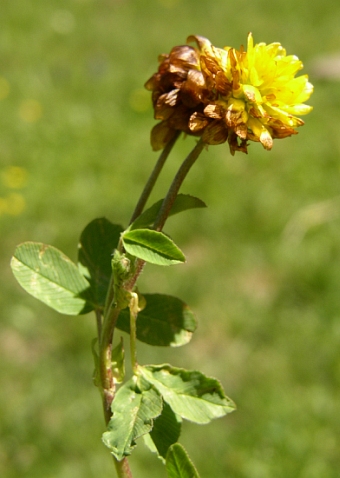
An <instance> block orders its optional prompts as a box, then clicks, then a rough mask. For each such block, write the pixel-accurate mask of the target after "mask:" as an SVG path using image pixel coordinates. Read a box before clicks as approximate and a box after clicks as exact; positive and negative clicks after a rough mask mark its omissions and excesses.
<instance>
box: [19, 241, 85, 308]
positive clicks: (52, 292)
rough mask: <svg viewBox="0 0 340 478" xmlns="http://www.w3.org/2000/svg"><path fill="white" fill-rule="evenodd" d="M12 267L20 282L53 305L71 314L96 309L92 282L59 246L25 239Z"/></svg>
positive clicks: (29, 290)
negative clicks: (93, 303)
mask: <svg viewBox="0 0 340 478" xmlns="http://www.w3.org/2000/svg"><path fill="white" fill-rule="evenodd" d="M11 267H12V271H13V274H14V276H15V278H16V279H17V281H18V282H19V284H20V285H21V286H22V287H23V288H24V289H25V290H26V291H27V292H28V293H29V294H31V295H33V297H35V298H36V299H39V300H41V301H42V302H44V303H45V304H47V305H49V306H50V307H52V309H55V310H57V311H58V312H60V313H62V314H68V315H79V314H85V313H87V312H89V311H90V310H92V309H93V305H92V302H93V300H92V297H91V294H90V285H89V283H88V282H87V280H86V279H85V278H84V276H83V275H82V274H81V273H80V272H79V270H78V268H77V266H76V265H75V264H74V263H73V262H72V261H71V259H69V258H68V257H67V256H65V255H64V254H63V253H62V252H60V251H59V250H58V249H56V248H55V247H53V246H47V245H45V244H41V243H39V242H25V243H23V244H21V245H19V246H18V247H17V248H16V250H15V253H14V256H13V258H12V261H11Z"/></svg>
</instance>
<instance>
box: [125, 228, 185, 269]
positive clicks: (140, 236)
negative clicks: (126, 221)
mask: <svg viewBox="0 0 340 478" xmlns="http://www.w3.org/2000/svg"><path fill="white" fill-rule="evenodd" d="M122 239H123V243H124V247H125V249H126V251H127V252H128V253H129V254H131V255H132V256H135V257H138V258H139V259H142V260H144V261H146V262H150V263H151V264H157V265H159V266H170V265H172V264H178V263H180V262H185V257H184V254H183V252H182V251H181V250H180V249H179V248H178V247H177V246H176V244H175V243H174V242H173V241H172V240H171V239H170V238H169V237H168V236H166V235H165V234H163V232H158V231H152V230H151V229H135V230H133V231H127V232H125V233H124V234H123V235H122Z"/></svg>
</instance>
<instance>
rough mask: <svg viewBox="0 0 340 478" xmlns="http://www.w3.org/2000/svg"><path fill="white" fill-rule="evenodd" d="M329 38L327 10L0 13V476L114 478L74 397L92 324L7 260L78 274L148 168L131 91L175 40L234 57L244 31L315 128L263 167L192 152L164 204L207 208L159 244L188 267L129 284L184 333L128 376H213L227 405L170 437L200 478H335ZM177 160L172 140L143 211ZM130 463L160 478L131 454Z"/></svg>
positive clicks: (338, 323) (186, 143)
mask: <svg viewBox="0 0 340 478" xmlns="http://www.w3.org/2000/svg"><path fill="white" fill-rule="evenodd" d="M339 22H340V3H339V1H338V0H326V1H324V2H317V1H309V2H270V1H265V0H252V1H245V0H237V1H236V0H229V1H226V0H215V1H213V2H212V1H210V0H200V1H197V0H135V1H132V0H49V1H46V0H34V1H33V0H27V1H25V0H2V1H1V12H0V58H1V62H0V110H1V114H0V231H1V233H0V234H1V253H0V254H1V255H0V265H1V278H0V281H1V291H0V305H1V324H0V373H1V388H0V435H1V442H0V475H1V476H2V477H4V478H17V477H27V478H40V477H44V478H68V477H70V478H92V477H93V478H94V477H98V476H101V477H104V476H107V477H109V476H114V470H113V466H112V463H111V459H110V456H109V453H108V451H107V449H106V448H105V447H104V445H103V444H102V443H101V433H102V432H103V418H102V410H101V403H100V398H99V395H98V392H97V390H96V389H95V387H94V386H93V385H92V369H93V364H92V356H91V351H90V344H91V339H92V338H93V337H94V335H95V324H94V318H93V317H92V316H90V315H89V316H84V317H66V316H61V315H58V314H57V313H54V312H53V311H51V310H49V309H48V308H47V307H46V306H44V305H43V304H40V303H38V302H37V301H35V300H34V299H33V298H31V297H30V296H28V295H27V294H26V293H24V292H23V291H22V290H21V289H20V287H19V286H18V285H17V284H16V282H15V280H14V278H13V277H12V274H11V271H10V269H9V261H10V257H11V254H12V253H13V251H14V249H15V246H16V245H17V244H18V243H20V242H23V241H26V240H35V241H41V242H44V243H48V244H52V245H54V246H56V247H58V248H59V249H61V250H63V251H64V252H65V253H66V254H67V255H68V256H70V257H71V258H72V259H76V253H77V241H78V238H79V235H80V232H81V230H82V229H83V228H84V227H85V225H86V224H87V223H88V222H89V221H91V220H92V219H93V218H95V217H101V216H106V217H107V218H109V219H110V220H111V221H113V222H116V223H121V224H122V225H126V224H127V221H128V219H129V217H130V214H131V212H132V210H133V207H134V204H135V202H136V200H137V198H138V196H139V193H140V191H141V189H142V187H143V185H144V183H145V181H146V179H147V177H148V174H149V173H150V171H151V169H152V166H153V164H154V162H155V161H156V159H157V156H158V155H157V153H153V152H152V151H151V148H150V145H149V134H150V129H151V127H152V126H153V125H154V123H155V122H154V120H153V117H152V110H151V107H150V97H149V96H150V95H149V93H147V92H144V90H143V84H144V82H145V81H146V80H147V79H148V78H149V77H150V76H151V74H152V73H153V72H154V71H155V70H156V68H157V56H158V55H159V54H160V53H163V52H164V53H167V52H169V51H170V49H171V48H172V47H173V46H174V45H179V44H183V43H185V40H186V38H187V36H188V35H189V34H198V35H202V36H206V37H208V38H209V39H210V40H211V41H212V42H213V43H214V44H215V45H216V46H221V47H222V46H224V45H232V46H235V47H239V45H241V44H246V37H247V33H248V32H249V31H252V32H253V35H254V39H255V42H260V41H264V42H266V43H271V42H273V41H279V42H281V43H282V44H283V46H285V47H286V49H287V51H288V53H289V54H291V53H294V54H296V55H298V56H299V58H301V59H302V60H303V61H304V64H305V69H304V71H303V72H304V73H309V75H310V80H311V82H312V83H313V84H314V85H315V93H314V95H313V96H312V98H311V101H310V104H312V105H313V106H314V111H313V112H312V114H310V115H309V116H307V117H306V118H304V119H305V121H306V125H305V126H304V127H303V128H300V130H299V134H298V135H297V136H294V137H292V138H288V139H286V140H277V141H275V144H274V148H273V150H272V151H271V152H266V151H265V150H264V149H263V148H262V147H261V146H260V145H259V144H254V143H253V144H252V145H251V146H250V148H249V154H248V155H244V154H241V153H237V154H236V155H235V156H234V157H231V156H230V154H229V148H228V146H227V145H221V146H215V147H210V148H209V151H205V152H203V154H202V156H201V158H200V160H199V162H198V163H197V164H196V165H195V167H194V169H193V170H192V172H191V174H190V176H189V177H188V180H187V181H186V183H185V184H184V186H183V188H182V192H186V193H191V194H195V195H198V196H199V197H201V198H202V199H203V200H204V201H206V203H207V204H208V206H209V207H208V209H206V210H204V211H190V212H187V213H184V214H182V215H180V216H178V217H176V219H175V218H174V219H171V220H170V221H169V224H168V227H167V229H166V231H167V232H168V233H169V234H171V236H172V237H173V238H174V239H175V241H176V242H177V243H178V244H179V245H180V247H181V248H182V249H183V250H184V252H185V253H186V255H187V259H188V261H187V264H186V265H184V266H177V267H173V268H167V269H163V268H157V267H152V266H148V267H147V269H146V271H145V272H144V275H143V276H142V277H141V280H140V289H141V290H142V291H143V292H161V293H167V294H172V295H177V296H179V297H180V298H181V299H183V300H185V301H186V302H187V303H188V304H189V305H190V306H191V307H192V309H193V310H194V311H195V312H196V315H197V318H198V322H199V328H198V330H197V332H196V333H195V335H194V337H193V340H192V342H191V343H190V344H189V345H187V346H186V347H183V348H182V349H176V350H174V349H172V350H168V349H166V350H163V349H161V348H155V349H152V348H150V347H147V346H144V345H141V346H140V349H139V360H140V362H141V363H147V362H156V363H160V362H164V361H170V362H171V363H172V364H174V365H177V366H183V367H185V368H197V369H200V370H202V371H204V372H205V373H206V374H208V375H212V376H216V377H218V378H220V380H221V381H222V383H223V385H224V387H225V389H226V392H227V394H228V395H229V396H230V397H232V398H233V399H234V400H235V402H236V403H237V406H238V410H237V411H236V412H235V413H233V414H231V415H229V416H227V417H225V418H223V419H220V420H218V421H215V422H213V423H211V424H210V425H207V426H198V425H192V424H189V423H185V424H184V427H183V435H182V443H183V444H184V445H185V447H186V448H187V449H188V451H189V453H190V455H191V457H192V458H193V460H194V462H195V464H196V466H197V468H198V470H199V471H200V473H201V476H202V478H225V477H228V478H272V477H275V478H287V477H293V478H295V477H296V478H321V477H322V478H333V477H334V478H335V477H338V476H339V469H340V455H339V448H340V434H339V430H340V393H339V390H340V389H339V385H340V360H339V358H340V356H339V355H340V353H339V350H340V214H339V211H340V209H339V208H340V181H339V179H340V167H339V165H340V162H339V152H340V134H339V127H340V95H339V76H340V75H339V70H338V72H336V58H337V57H336V56H333V55H339V54H340V40H339ZM328 57H331V60H330V64H329V65H330V66H329V65H328V63H327V62H323V61H321V60H322V59H327V58H328ZM337 61H338V62H339V60H337ZM334 68H335V72H334ZM338 68H339V67H338ZM332 71H333V73H332ZM193 145H194V140H193V139H192V138H187V139H186V140H182V139H180V140H179V142H178V144H177V145H176V147H175V150H174V151H173V153H172V155H171V157H170V161H169V163H168V164H167V167H166V169H165V171H164V173H163V174H162V176H161V180H160V182H159V185H158V186H157V188H156V191H155V193H154V196H153V198H154V199H159V198H160V197H162V196H163V195H164V191H165V189H166V188H167V187H168V184H169V181H170V180H171V178H172V176H173V175H174V173H175V171H176V169H177V168H178V166H179V164H180V162H181V161H182V159H183V158H184V156H185V155H186V154H187V153H188V152H189V151H190V149H191V148H192V147H193ZM117 338H118V335H117ZM131 466H132V470H133V472H134V476H136V478H156V477H157V478H158V477H162V476H165V470H164V469H163V465H162V464H161V463H160V462H159V460H158V459H157V458H156V457H155V456H154V455H151V454H150V453H149V452H148V451H147V450H146V448H145V447H144V444H143V443H142V442H140V443H139V446H138V447H137V450H136V452H135V454H134V455H133V456H132V458H131Z"/></svg>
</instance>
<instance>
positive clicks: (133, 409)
mask: <svg viewBox="0 0 340 478" xmlns="http://www.w3.org/2000/svg"><path fill="white" fill-rule="evenodd" d="M161 411H162V398H161V396H160V395H159V394H158V392H157V391H156V390H155V389H154V388H153V387H149V388H148V389H145V390H142V391H139V390H136V385H135V382H134V379H131V380H129V381H128V382H127V383H125V384H124V385H123V386H122V387H121V388H120V389H119V390H118V392H117V394H116V397H115V399H114V401H113V403H112V414H113V415H112V418H111V420H110V422H109V424H108V431H106V432H105V433H104V434H103V442H104V443H105V445H106V446H107V447H108V448H109V449H110V450H111V453H112V455H113V456H114V457H115V458H116V459H117V460H119V461H120V460H122V459H123V458H124V456H127V455H130V454H131V453H132V450H133V448H134V447H135V446H136V439H137V438H139V437H140V436H142V435H144V434H146V433H149V432H150V431H151V429H152V426H153V419H154V418H156V417H158V415H160V413H161Z"/></svg>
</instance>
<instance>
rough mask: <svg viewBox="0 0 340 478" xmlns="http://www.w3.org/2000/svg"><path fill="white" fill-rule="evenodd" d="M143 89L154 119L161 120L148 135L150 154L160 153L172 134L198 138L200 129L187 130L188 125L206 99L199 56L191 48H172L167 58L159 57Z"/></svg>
mask: <svg viewBox="0 0 340 478" xmlns="http://www.w3.org/2000/svg"><path fill="white" fill-rule="evenodd" d="M145 87H146V88H147V89H148V90H151V91H152V103H153V107H154V116H155V119H158V120H161V123H159V124H157V125H156V126H155V127H154V128H153V130H152V132H151V144H152V147H153V149H154V150H158V149H163V148H164V146H165V145H166V143H167V142H168V141H169V140H170V139H171V138H172V137H173V136H174V135H175V134H176V131H183V132H184V133H186V134H189V135H194V136H200V135H201V134H202V131H201V128H198V129H196V130H195V128H193V129H192V128H191V125H192V121H190V119H191V118H192V117H194V116H193V115H196V114H199V113H200V114H203V109H204V105H205V103H204V99H205V98H206V97H207V96H208V89H207V88H206V85H205V81H204V77H203V74H202V72H201V71H200V58H199V52H198V51H197V50H196V49H195V48H193V47H191V46H188V45H183V46H176V47H174V48H173V49H172V50H171V52H170V54H169V55H162V56H161V57H160V65H159V68H158V71H157V73H155V74H154V75H153V76H152V77H151V78H150V79H149V80H148V81H147V82H146V84H145ZM207 122H209V119H207Z"/></svg>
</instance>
